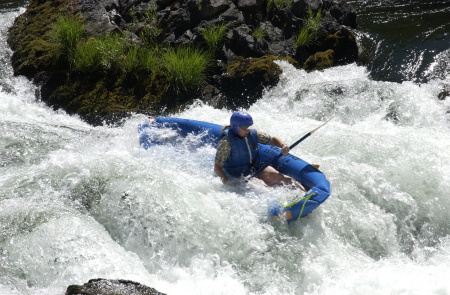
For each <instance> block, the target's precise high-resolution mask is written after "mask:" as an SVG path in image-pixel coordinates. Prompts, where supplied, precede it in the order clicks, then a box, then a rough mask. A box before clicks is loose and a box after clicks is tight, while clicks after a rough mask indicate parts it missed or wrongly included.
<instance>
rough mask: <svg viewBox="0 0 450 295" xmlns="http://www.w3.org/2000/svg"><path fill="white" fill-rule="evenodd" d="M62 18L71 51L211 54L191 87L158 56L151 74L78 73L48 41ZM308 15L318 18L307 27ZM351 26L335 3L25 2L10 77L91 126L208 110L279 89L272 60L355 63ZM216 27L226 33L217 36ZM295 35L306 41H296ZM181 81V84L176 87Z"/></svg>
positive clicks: (344, 8) (305, 64)
mask: <svg viewBox="0 0 450 295" xmlns="http://www.w3.org/2000/svg"><path fill="white" fill-rule="evenodd" d="M62 16H65V17H70V18H75V19H79V20H80V21H81V22H82V23H83V26H84V30H83V34H82V38H80V40H79V41H78V42H77V43H76V44H75V45H74V48H75V50H78V49H79V48H81V47H82V46H86V44H89V43H90V42H91V43H92V40H93V39H98V38H104V36H110V35H111V34H117V35H120V36H121V38H123V40H125V41H124V43H123V44H124V45H123V46H122V47H121V48H120V52H121V53H120V55H118V57H115V58H114V59H113V61H114V62H116V61H117V60H127V59H128V56H129V55H130V52H131V49H130V48H149V47H151V48H157V50H158V52H167V51H168V50H171V49H173V48H175V50H177V48H181V47H187V46H189V47H190V48H195V49H196V50H199V51H200V52H202V53H205V56H207V58H208V61H209V62H208V65H207V67H206V68H205V70H204V71H203V72H202V73H201V74H202V75H204V77H203V78H201V79H199V82H198V83H197V84H195V85H194V87H185V84H183V81H185V80H186V79H184V80H183V78H181V79H178V80H176V79H177V78H173V77H174V76H175V77H176V76H177V75H178V73H176V74H173V73H171V72H169V70H168V66H167V65H165V64H159V62H160V61H161V60H164V58H162V57H161V55H157V58H156V60H157V63H158V65H157V67H155V68H151V69H149V68H148V67H147V68H139V69H136V68H130V69H127V68H126V67H124V66H123V64H122V65H120V63H119V66H111V65H109V66H105V67H100V66H98V67H97V68H95V69H92V68H90V69H89V70H86V69H83V70H79V69H76V68H74V67H73V66H72V65H73V59H74V58H73V57H71V56H70V54H68V53H67V48H65V47H64V46H62V45H61V42H58V40H57V39H55V34H54V31H55V23H57V21H58V19H59V18H60V17H62ZM311 19H312V20H315V23H314V21H313V24H312V25H311ZM356 26H357V24H356V13H355V11H354V9H353V8H352V7H351V6H349V5H348V4H346V3H345V2H343V1H339V2H337V1H332V0H329V1H320V0H315V1H248V2H245V1H242V2H241V1H234V2H233V1H229V0H221V1H201V2H198V1H150V2H149V3H141V1H117V0H102V1H97V2H95V3H89V4H85V1H68V0H57V1H37V0H31V1H30V4H29V6H28V8H27V10H26V12H25V13H24V14H22V15H21V16H20V17H18V18H17V20H16V21H15V23H14V25H13V26H12V27H11V28H10V30H9V38H8V43H9V44H10V46H11V48H12V49H13V50H14V54H13V57H12V64H13V68H14V71H15V74H16V75H24V76H26V77H27V78H29V79H31V80H33V81H34V82H35V83H36V84H38V85H40V90H39V93H38V96H39V98H40V99H41V100H43V101H45V102H46V103H47V104H48V105H50V106H52V107H53V108H55V109H64V110H65V111H66V112H67V113H69V114H78V115H80V116H81V118H82V119H83V120H85V121H86V122H88V123H90V124H92V125H102V124H105V123H107V124H116V123H118V122H120V120H121V119H122V118H124V117H127V116H128V115H129V114H131V113H144V114H148V115H161V114H167V113H171V112H174V111H177V110H180V109H182V108H183V107H184V106H186V105H189V104H191V103H192V102H193V101H194V100H201V101H203V102H205V103H207V104H209V105H211V106H213V107H215V108H227V109H237V108H248V107H249V106H250V105H252V104H253V103H254V102H255V101H257V100H258V99H259V98H260V97H261V95H262V93H263V91H264V89H266V88H271V87H273V86H274V85H276V84H277V83H278V80H279V75H280V74H281V69H280V67H279V66H278V65H277V63H276V62H275V61H276V60H287V61H288V62H290V63H292V64H293V65H295V66H296V67H297V68H304V69H306V70H308V71H313V70H322V69H325V68H328V67H332V66H336V65H343V64H348V63H352V62H355V61H356V60H357V58H358V47H357V40H356V37H355V34H354V33H353V32H352V30H353V29H354V28H356ZM214 28H217V29H219V28H223V30H222V32H221V33H218V31H217V30H216V31H213V30H212V29H214ZM208 31H209V32H211V31H213V34H215V36H213V37H215V38H216V41H215V42H213V43H211V42H210V39H208V37H207V35H206V33H205V32H208ZM220 34H222V35H220ZM302 35H309V38H310V39H309V40H306V41H302V38H304V37H302ZM116 51H118V50H116ZM108 54H109V55H111V54H110V53H108ZM158 54H159V53H158ZM179 55H180V54H179V53H178V52H177V51H175V56H179ZM97 59H101V58H98V57H97ZM182 63H183V62H182ZM100 64H101V62H100ZM103 64H104V63H103ZM109 64H112V63H109ZM138 64H142V62H138ZM184 65H186V62H184ZM190 70H192V67H191V69H189V66H188V70H187V71H190ZM188 75H189V73H188ZM180 80H181V83H182V84H181V87H179V86H177V85H178V84H177V83H176V82H177V81H180ZM174 85H175V86H176V87H174Z"/></svg>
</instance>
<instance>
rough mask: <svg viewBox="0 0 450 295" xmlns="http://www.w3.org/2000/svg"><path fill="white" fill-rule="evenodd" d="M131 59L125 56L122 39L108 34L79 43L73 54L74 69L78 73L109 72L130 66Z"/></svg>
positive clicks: (116, 35)
mask: <svg viewBox="0 0 450 295" xmlns="http://www.w3.org/2000/svg"><path fill="white" fill-rule="evenodd" d="M123 59H125V62H122V60H123ZM131 59H132V57H130V58H129V59H128V60H127V57H126V56H125V41H124V39H123V38H122V37H121V36H120V35H118V34H109V35H106V36H104V37H100V38H91V39H88V40H87V41H85V42H82V43H80V44H79V45H78V46H77V48H76V50H75V54H74V69H75V70H77V71H80V72H95V71H100V70H103V71H104V70H110V69H112V68H115V67H117V66H119V65H122V64H125V67H126V66H130V64H131V63H132V61H131ZM127 63H128V65H127Z"/></svg>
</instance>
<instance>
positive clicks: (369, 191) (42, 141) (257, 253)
mask: <svg viewBox="0 0 450 295" xmlns="http://www.w3.org/2000/svg"><path fill="white" fill-rule="evenodd" d="M18 14H19V10H18V9H13V8H8V7H6V8H4V9H3V10H2V11H1V21H0V26H1V30H2V35H1V42H0V47H1V48H0V50H1V53H0V62H1V69H0V90H1V91H0V130H1V133H0V277H1V278H2V279H1V280H0V294H2V295H3V294H4V295H10V294H21V295H22V294H30V295H31V294H63V293H64V292H65V290H66V288H67V286H68V285H71V284H83V283H85V282H87V281H88V280H89V279H93V278H111V279H130V280H134V281H137V282H140V283H143V284H147V285H149V286H151V287H154V288H156V289H157V290H159V291H161V292H164V293H167V294H169V295H174V294H196V295H198V294H205V295H211V294H450V281H449V280H448V277H450V269H449V268H448V263H449V261H450V193H449V192H450V153H449V151H450V132H449V131H450V130H449V129H450V128H449V127H450V116H449V110H450V101H449V99H448V98H447V100H438V99H437V96H438V94H439V92H440V89H441V83H442V82H443V81H442V80H436V79H432V80H430V81H429V82H427V83H424V84H421V85H419V84H415V83H413V82H402V83H394V82H382V81H374V80H372V78H370V74H369V73H368V72H367V70H366V68H364V67H362V66H357V65H355V64H352V65H348V66H343V67H336V68H333V69H329V70H326V71H323V72H314V73H306V72H304V71H302V70H297V69H294V68H293V67H291V66H289V65H288V64H285V63H280V65H281V66H282V67H283V70H284V73H283V76H282V79H281V82H280V83H279V85H278V86H277V87H275V88H274V89H272V90H270V91H268V92H267V93H266V94H265V95H264V97H263V99H261V100H260V101H258V102H257V103H256V104H254V105H253V106H252V107H250V108H249V109H248V111H249V112H250V113H251V114H252V115H253V117H254V120H255V127H256V128H257V129H259V130H262V131H265V132H267V133H269V134H273V135H276V136H279V137H281V138H282V139H284V140H285V142H287V143H293V142H295V141H296V140H297V139H299V138H300V137H302V136H303V135H304V134H306V133H307V132H308V131H310V130H312V129H314V128H315V127H317V126H319V125H320V124H321V123H322V122H324V121H325V120H327V119H329V118H331V117H334V118H333V120H332V121H331V122H330V123H328V124H327V125H326V126H325V127H323V128H321V129H320V130H319V131H317V132H316V133H314V134H313V135H312V136H311V137H309V138H308V139H307V140H305V141H304V142H303V143H301V144H300V145H299V146H298V147H296V148H295V149H294V150H292V153H293V154H295V155H297V156H299V157H301V158H303V159H305V160H306V161H308V162H310V163H317V164H320V165H321V170H322V171H323V172H324V173H325V174H326V175H327V176H328V178H329V180H330V182H331V184H332V194H331V196H330V197H329V199H328V200H327V201H326V202H325V203H323V204H322V205H321V206H320V207H319V208H318V209H316V210H315V211H313V212H312V213H311V214H310V215H308V216H307V217H305V218H303V219H301V220H300V221H298V222H294V223H292V224H290V225H289V226H287V225H286V224H280V223H273V222H272V221H270V220H269V219H268V217H267V215H266V213H267V208H268V206H269V204H270V202H272V201H274V200H277V199H278V198H281V197H283V196H285V195H289V194H295V193H297V192H296V191H295V190H291V189H289V188H267V187H264V186H263V185H262V184H261V183H259V182H258V181H253V182H250V183H248V184H242V183H237V184H236V185H235V186H224V185H222V184H221V182H220V180H219V179H218V178H217V177H215V176H214V175H213V172H212V166H213V160H214V154H215V150H214V148H212V147H211V146H201V147H198V146H197V145H196V143H198V139H197V138H195V137H188V138H186V139H180V140H177V141H175V143H174V144H166V145H161V146H153V147H151V148H149V149H148V150H144V149H142V148H141V147H139V144H138V132H137V126H138V124H139V123H141V122H142V121H143V120H145V119H146V118H145V116H143V115H135V116H133V117H132V118H130V119H128V120H126V121H125V122H124V124H123V126H121V127H116V128H108V127H95V128H94V127H91V126H89V125H87V124H85V123H84V122H82V121H81V120H80V119H79V118H77V117H75V116H68V115H67V114H65V113H64V112H60V111H53V110H51V109H49V108H48V107H46V106H45V105H44V104H42V103H41V102H38V101H36V98H35V95H34V93H35V89H34V86H33V85H32V84H31V83H30V82H29V81H27V80H26V79H24V78H21V77H13V75H12V69H11V66H10V64H9V58H10V55H11V52H10V49H9V48H8V47H7V45H6V42H5V36H4V33H5V31H6V28H7V27H8V26H10V25H11V24H12V22H13V19H14V18H15V17H16V16H17V15H18ZM445 79H446V80H445ZM445 79H444V82H445V81H446V82H447V83H448V82H449V77H448V76H447V77H445ZM174 116H177V117H182V118H189V119H196V120H204V121H209V122H213V123H219V124H225V123H227V121H228V119H229V116H230V111H228V110H218V109H213V108H211V107H209V106H207V105H204V104H202V103H197V104H194V105H192V106H191V107H190V108H189V109H188V110H186V111H183V112H181V113H178V114H174ZM160 136H167V137H173V136H174V135H173V134H171V133H167V134H160ZM172 142H173V141H172ZM193 146H195V148H192V147H193Z"/></svg>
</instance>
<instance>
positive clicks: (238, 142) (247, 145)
mask: <svg viewBox="0 0 450 295" xmlns="http://www.w3.org/2000/svg"><path fill="white" fill-rule="evenodd" d="M223 136H226V137H227V140H228V142H229V143H230V146H231V154H230V156H229V157H228V159H227V160H226V161H225V163H224V165H223V169H224V170H225V172H226V173H227V174H228V175H229V176H232V177H240V176H242V175H244V176H247V175H250V174H251V172H252V167H253V166H254V165H255V163H257V162H258V159H259V150H258V133H257V132H256V130H254V129H251V130H250V134H249V135H248V136H247V137H239V136H237V135H236V134H234V133H233V132H229V129H225V130H224V132H223Z"/></svg>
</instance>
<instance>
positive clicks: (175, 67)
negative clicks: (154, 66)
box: [162, 47, 211, 92]
mask: <svg viewBox="0 0 450 295" xmlns="http://www.w3.org/2000/svg"><path fill="white" fill-rule="evenodd" d="M210 64H211V58H210V55H209V54H208V53H205V52H204V51H202V50H200V49H197V48H192V47H178V48H169V49H167V50H166V51H164V52H163V53H162V65H163V72H164V73H165V74H166V76H167V79H168V81H169V82H170V84H171V86H172V87H173V89H174V90H175V91H177V92H189V91H195V90H197V89H198V87H200V86H201V85H202V84H203V83H204V82H205V79H206V73H207V70H208V68H209V66H210Z"/></svg>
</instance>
